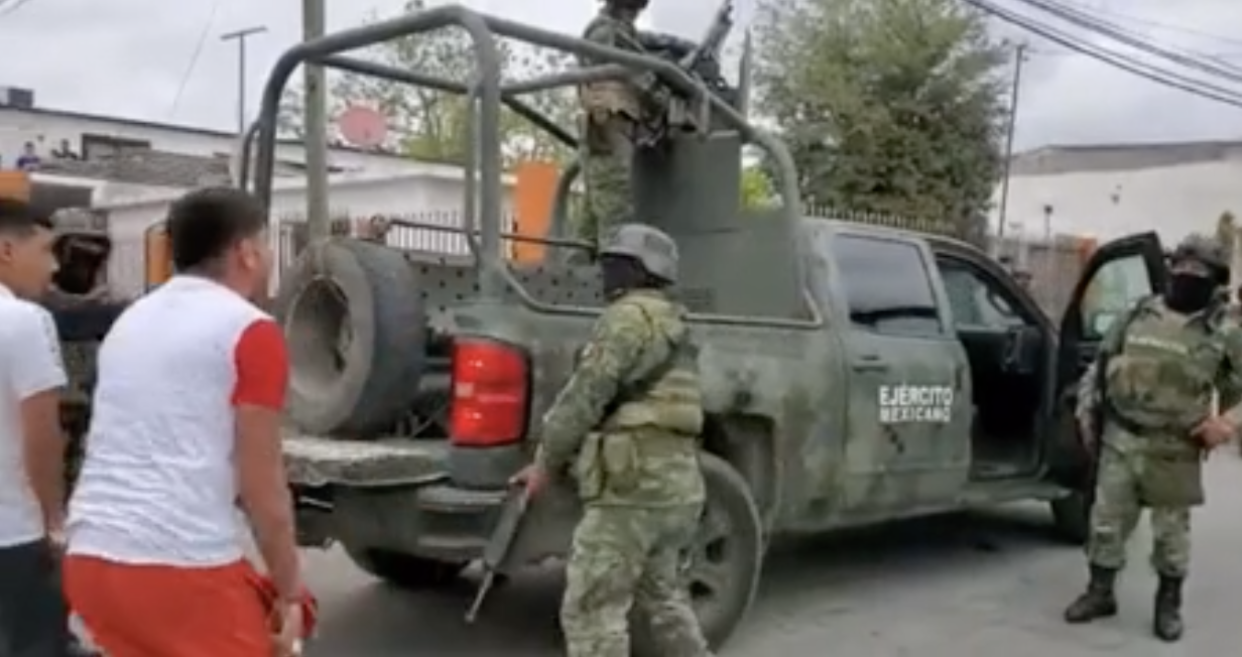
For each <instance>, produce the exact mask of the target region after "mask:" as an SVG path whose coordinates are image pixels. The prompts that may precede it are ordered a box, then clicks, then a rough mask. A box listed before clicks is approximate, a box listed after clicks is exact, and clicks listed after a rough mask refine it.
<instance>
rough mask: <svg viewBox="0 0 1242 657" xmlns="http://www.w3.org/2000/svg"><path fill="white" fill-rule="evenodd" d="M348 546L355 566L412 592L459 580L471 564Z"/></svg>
mask: <svg viewBox="0 0 1242 657" xmlns="http://www.w3.org/2000/svg"><path fill="white" fill-rule="evenodd" d="M344 547H345V554H346V555H348V556H349V560H350V561H353V562H354V565H356V566H358V567H359V568H361V569H362V570H363V571H365V572H366V573H367V574H368V575H371V576H372V577H375V578H377V579H380V580H382V581H384V582H386V583H388V584H392V585H393V586H396V587H398V588H402V589H409V590H412V591H417V590H424V589H435V588H441V587H444V586H447V585H449V584H452V583H453V582H455V581H457V578H458V576H459V575H461V571H463V570H465V568H466V566H467V565H468V563H457V562H454V561H437V560H435V559H427V558H425V557H416V556H413V555H409V554H402V553H400V552H393V551H391V550H382V549H379V548H359V547H350V546H348V545H346V546H344Z"/></svg>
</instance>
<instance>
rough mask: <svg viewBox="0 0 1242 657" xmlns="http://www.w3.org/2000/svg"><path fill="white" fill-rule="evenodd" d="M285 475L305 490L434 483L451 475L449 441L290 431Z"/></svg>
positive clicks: (286, 436)
mask: <svg viewBox="0 0 1242 657" xmlns="http://www.w3.org/2000/svg"><path fill="white" fill-rule="evenodd" d="M283 449H284V456H285V472H286V474H287V476H288V477H289V483H291V484H294V485H301V486H326V485H328V484H343V485H346V486H351V487H360V488H361V487H366V488H374V487H388V486H408V485H418V484H428V483H433V482H437V481H441V480H444V479H446V478H447V477H448V474H447V471H446V469H445V461H446V460H447V458H448V441H447V440H427V439H420V440H409V439H404V438H392V439H382V440H375V441H366V442H363V441H356V440H342V439H340V438H327V437H324V436H308V435H302V434H296V433H293V434H290V433H286V434H285V436H284V443H283Z"/></svg>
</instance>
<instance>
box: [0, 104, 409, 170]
mask: <svg viewBox="0 0 1242 657" xmlns="http://www.w3.org/2000/svg"><path fill="white" fill-rule="evenodd" d="M85 133H89V134H95V135H102V136H105V137H116V138H121V139H139V140H146V141H150V142H151V147H152V148H154V149H155V150H161V151H168V152H170V153H181V154H184V155H198V156H201V157H212V156H216V155H223V156H228V157H233V156H234V154H235V151H236V149H237V139H236V137H235V136H234V135H232V134H229V133H223V132H214V131H210V130H198V129H193V128H179V127H177V126H162V127H161V126H155V125H140V124H136V123H134V124H131V123H127V122H124V121H113V120H107V119H102V118H94V117H86V116H79V115H70V114H64V115H61V114H57V113H54V112H48V111H40V110H35V111H24V110H20V109H15V108H12V107H0V168H6V167H7V168H11V167H12V166H13V164H14V162H15V161H16V160H17V158H18V156H20V155H21V153H22V148H23V145H24V144H25V143H26V142H32V143H34V144H35V148H36V150H37V151H38V153H39V155H40V156H42V157H45V158H47V157H49V155H48V154H49V153H50V152H51V151H53V150H55V149H57V148H59V147H60V142H61V140H62V139H68V140H69V144H70V146H71V147H72V148H73V150H74V152H79V154H80V147H81V140H82V135H83V134H85ZM276 157H277V159H279V160H286V161H290V162H305V154H304V150H303V148H302V146H301V144H280V145H279V146H278V147H277V151H276ZM328 164H329V165H330V166H336V167H340V168H342V169H345V170H349V171H361V170H366V171H371V172H376V173H380V172H388V173H401V172H405V171H410V170H411V169H412V167H413V168H416V167H417V166H418V165H420V163H418V162H413V161H411V160H408V159H405V158H401V157H397V156H393V155H384V154H377V153H364V152H360V151H352V150H345V149H332V150H331V151H330V153H329V156H328Z"/></svg>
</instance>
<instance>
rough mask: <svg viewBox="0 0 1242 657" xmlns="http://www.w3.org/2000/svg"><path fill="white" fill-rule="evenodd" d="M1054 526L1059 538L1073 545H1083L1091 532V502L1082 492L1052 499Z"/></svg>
mask: <svg viewBox="0 0 1242 657" xmlns="http://www.w3.org/2000/svg"><path fill="white" fill-rule="evenodd" d="M1050 504H1051V506H1052V526H1053V529H1054V530H1055V531H1056V535H1057V538H1059V539H1061V540H1063V541H1065V542H1066V543H1070V544H1071V545H1083V544H1085V543H1086V542H1087V537H1088V536H1090V534H1091V502H1090V500H1089V499H1088V496H1087V495H1086V494H1085V493H1082V492H1077V491H1076V492H1073V493H1070V494H1069V495H1067V496H1065V497H1062V498H1059V499H1055V500H1052V502H1051V503H1050Z"/></svg>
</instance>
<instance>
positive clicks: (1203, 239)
mask: <svg viewBox="0 0 1242 657" xmlns="http://www.w3.org/2000/svg"><path fill="white" fill-rule="evenodd" d="M1184 260H1194V261H1197V262H1199V263H1202V264H1203V265H1205V266H1207V268H1208V269H1209V270H1211V272H1212V275H1213V277H1214V278H1216V279H1217V280H1218V281H1219V282H1220V284H1221V285H1225V284H1227V283H1228V282H1229V256H1228V254H1227V253H1226V252H1225V249H1224V248H1223V247H1221V245H1220V244H1219V243H1218V242H1217V241H1216V240H1214V239H1212V238H1210V237H1207V236H1204V235H1197V234H1196V235H1190V236H1189V237H1187V238H1186V239H1184V240H1182V242H1181V243H1180V244H1178V245H1177V248H1176V249H1173V254H1172V256H1170V258H1169V262H1170V263H1171V264H1174V265H1176V264H1177V263H1178V262H1181V261H1184Z"/></svg>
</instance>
